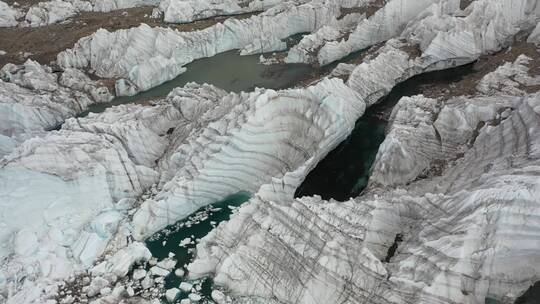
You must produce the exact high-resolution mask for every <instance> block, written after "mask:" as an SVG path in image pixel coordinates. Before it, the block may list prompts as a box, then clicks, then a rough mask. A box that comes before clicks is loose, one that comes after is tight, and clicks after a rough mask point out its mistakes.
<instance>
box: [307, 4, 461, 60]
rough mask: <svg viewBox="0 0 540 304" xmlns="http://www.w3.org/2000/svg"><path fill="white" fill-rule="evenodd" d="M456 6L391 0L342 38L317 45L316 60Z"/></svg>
mask: <svg viewBox="0 0 540 304" xmlns="http://www.w3.org/2000/svg"><path fill="white" fill-rule="evenodd" d="M458 8H459V1H457V0H440V1H439V0H421V1H417V0H391V1H389V2H388V3H387V4H386V5H385V6H384V7H382V8H381V9H379V10H378V11H377V12H375V14H374V15H373V16H371V17H369V18H367V19H364V20H362V21H361V22H359V23H358V25H357V26H356V28H354V29H353V30H351V31H349V33H347V35H346V36H345V37H344V38H345V39H342V40H339V41H338V40H332V41H328V42H326V43H325V44H324V45H323V46H321V47H320V50H319V52H318V54H317V61H318V62H319V64H320V65H326V64H329V63H331V62H333V61H336V60H338V59H340V58H343V57H345V56H347V55H348V54H350V53H352V52H355V51H360V50H363V49H366V48H367V47H369V46H372V45H374V44H377V43H379V42H383V41H386V40H388V39H390V38H392V37H396V36H399V35H400V34H401V32H402V31H403V30H404V29H405V27H406V26H407V24H408V23H409V22H411V21H413V20H414V19H415V18H422V17H424V16H422V15H421V13H422V12H424V13H425V14H426V13H428V12H430V11H436V12H437V13H438V14H445V15H447V14H449V13H452V12H454V11H456V10H457V9H458Z"/></svg>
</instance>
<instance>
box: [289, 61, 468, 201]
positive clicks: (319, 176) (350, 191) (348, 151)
mask: <svg viewBox="0 0 540 304" xmlns="http://www.w3.org/2000/svg"><path fill="white" fill-rule="evenodd" d="M471 73H474V68H473V64H469V65H465V66H461V67H457V68H453V69H448V70H444V71H437V72H430V73H426V74H422V75H418V76H415V77H412V78H410V79H409V80H406V81H404V82H402V83H400V84H398V85H397V86H395V87H394V89H393V90H392V91H391V92H390V93H389V94H388V95H387V96H386V97H384V98H382V99H381V100H379V102H377V104H375V105H373V106H371V107H370V108H369V109H367V110H366V113H365V114H364V115H363V116H362V117H361V118H360V119H358V121H357V122H356V125H355V128H354V130H353V131H352V133H351V135H349V137H347V139H345V140H344V141H343V142H342V143H341V144H339V145H338V146H337V147H336V148H335V149H334V150H332V151H331V152H330V153H329V154H328V155H327V156H326V157H325V158H324V159H323V160H322V161H321V162H319V164H318V165H317V166H316V167H315V168H314V169H313V170H312V171H311V172H310V173H309V174H308V176H307V177H306V179H305V180H304V182H303V183H302V184H301V185H300V186H299V187H298V188H297V189H296V193H295V197H302V196H312V195H320V196H321V197H322V198H323V199H331V198H333V199H335V200H338V201H346V200H348V199H349V198H351V197H355V196H358V195H359V194H360V193H361V192H362V190H364V188H365V187H366V186H367V183H368V179H369V175H370V170H371V165H372V164H373V162H374V161H375V157H376V155H377V151H378V150H379V146H380V144H381V143H382V142H383V141H384V138H385V129H386V126H387V118H388V116H389V114H390V112H391V111H392V108H393V107H394V105H395V104H396V103H397V102H398V101H399V100H400V99H401V98H402V97H404V96H413V95H417V94H421V93H422V92H423V90H424V89H428V88H429V87H430V86H434V85H438V84H444V85H447V84H449V83H450V84H451V83H453V82H457V81H460V80H461V79H463V77H464V76H466V75H468V74H471Z"/></svg>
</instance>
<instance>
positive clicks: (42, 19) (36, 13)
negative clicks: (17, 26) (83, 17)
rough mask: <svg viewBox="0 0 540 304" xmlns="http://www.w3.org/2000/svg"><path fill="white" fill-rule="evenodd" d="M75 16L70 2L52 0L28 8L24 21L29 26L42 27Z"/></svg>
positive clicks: (75, 11)
mask: <svg viewBox="0 0 540 304" xmlns="http://www.w3.org/2000/svg"><path fill="white" fill-rule="evenodd" d="M76 14H77V9H76V7H75V6H73V4H71V3H70V2H67V1H61V0H54V1H48V2H40V3H38V4H37V5H35V6H32V7H30V9H29V10H28V12H27V13H26V17H25V19H26V21H27V22H28V23H29V24H30V26H43V25H48V24H53V23H57V22H60V21H64V20H66V19H68V18H71V17H73V16H75V15H76Z"/></svg>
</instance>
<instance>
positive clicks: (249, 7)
mask: <svg viewBox="0 0 540 304" xmlns="http://www.w3.org/2000/svg"><path fill="white" fill-rule="evenodd" d="M281 2H283V1H281V0H251V1H250V0H248V1H240V0H205V1H193V0H190V1H174V0H163V1H161V2H160V3H159V11H160V13H161V14H162V15H163V20H164V21H165V22H172V23H188V22H192V21H195V20H200V19H206V18H211V17H215V16H226V15H235V14H241V13H249V12H255V11H264V10H266V9H268V8H270V7H272V6H274V5H277V4H279V3H281ZM299 2H307V1H299Z"/></svg>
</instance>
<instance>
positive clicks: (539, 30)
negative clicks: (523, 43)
mask: <svg viewBox="0 0 540 304" xmlns="http://www.w3.org/2000/svg"><path fill="white" fill-rule="evenodd" d="M527 41H528V42H530V43H534V44H536V46H540V22H539V23H538V24H537V25H536V28H535V29H534V31H533V32H532V33H531V35H530V36H529V38H528V39H527Z"/></svg>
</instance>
